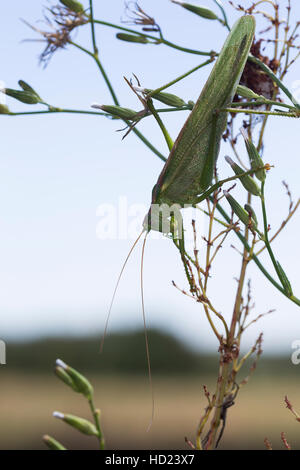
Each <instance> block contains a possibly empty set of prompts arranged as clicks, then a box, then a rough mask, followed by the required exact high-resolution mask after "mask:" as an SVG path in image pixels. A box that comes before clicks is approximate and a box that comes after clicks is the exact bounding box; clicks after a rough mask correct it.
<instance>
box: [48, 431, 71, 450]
mask: <svg viewBox="0 0 300 470" xmlns="http://www.w3.org/2000/svg"><path fill="white" fill-rule="evenodd" d="M43 441H44V443H45V444H46V446H47V447H48V448H49V449H51V450H67V449H66V448H65V447H64V446H63V445H62V444H60V442H58V441H57V440H56V439H54V438H53V437H51V436H48V435H47V434H46V435H45V436H43Z"/></svg>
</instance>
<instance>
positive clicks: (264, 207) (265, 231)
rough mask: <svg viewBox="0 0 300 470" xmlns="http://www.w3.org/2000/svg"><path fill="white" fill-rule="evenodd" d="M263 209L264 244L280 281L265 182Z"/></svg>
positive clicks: (262, 190) (263, 185)
mask: <svg viewBox="0 0 300 470" xmlns="http://www.w3.org/2000/svg"><path fill="white" fill-rule="evenodd" d="M260 199H261V209H262V214H263V221H264V243H265V245H266V248H267V250H268V253H269V255H270V258H271V261H272V263H273V266H274V268H275V271H276V273H277V276H278V278H279V279H280V270H279V268H278V265H277V262H276V258H275V256H274V253H273V250H272V248H271V244H270V241H269V224H268V218H267V211H266V203H265V181H263V182H262V183H261V198H260Z"/></svg>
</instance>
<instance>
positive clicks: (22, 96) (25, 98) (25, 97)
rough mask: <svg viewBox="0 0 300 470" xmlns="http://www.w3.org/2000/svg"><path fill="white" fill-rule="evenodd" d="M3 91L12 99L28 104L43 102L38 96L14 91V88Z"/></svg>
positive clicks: (27, 92)
mask: <svg viewBox="0 0 300 470" xmlns="http://www.w3.org/2000/svg"><path fill="white" fill-rule="evenodd" d="M1 91H2V92H3V93H5V94H6V95H7V96H11V97H12V98H15V99H16V100H18V101H21V102H22V103H26V104H37V103H39V102H40V100H41V99H40V98H39V97H38V96H37V95H35V94H33V93H31V92H29V91H20V90H13V89H12V88H3V89H2V90H1Z"/></svg>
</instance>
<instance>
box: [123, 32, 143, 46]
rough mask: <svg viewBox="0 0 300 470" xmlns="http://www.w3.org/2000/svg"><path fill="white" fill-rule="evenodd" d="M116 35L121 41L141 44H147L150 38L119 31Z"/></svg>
mask: <svg viewBox="0 0 300 470" xmlns="http://www.w3.org/2000/svg"><path fill="white" fill-rule="evenodd" d="M116 37H117V38H118V39H120V40H121V41H126V42H136V43H139V44H147V43H149V41H148V39H147V38H145V37H144V36H138V35H137V34H126V33H117V34H116Z"/></svg>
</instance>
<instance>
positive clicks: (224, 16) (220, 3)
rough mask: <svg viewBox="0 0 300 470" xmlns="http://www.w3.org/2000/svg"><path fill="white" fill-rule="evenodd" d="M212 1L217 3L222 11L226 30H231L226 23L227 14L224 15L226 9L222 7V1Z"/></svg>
mask: <svg viewBox="0 0 300 470" xmlns="http://www.w3.org/2000/svg"><path fill="white" fill-rule="evenodd" d="M214 2H215V4H216V5H218V7H219V8H220V10H221V12H222V15H223V19H224V21H223V24H224V26H226V28H227V29H228V31H231V29H230V26H229V24H228V18H227V15H226V11H225V10H224V8H223V5H222V2H221V1H220V0H214Z"/></svg>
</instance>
